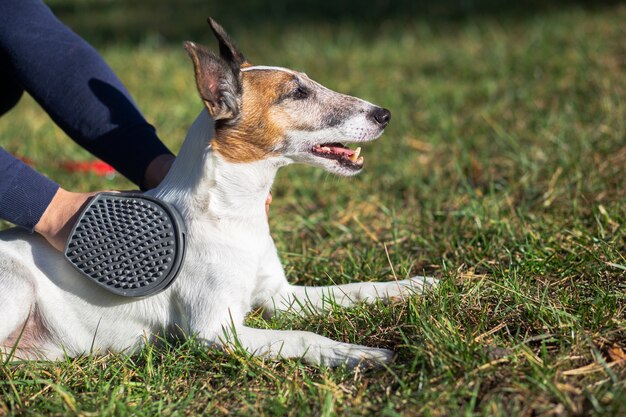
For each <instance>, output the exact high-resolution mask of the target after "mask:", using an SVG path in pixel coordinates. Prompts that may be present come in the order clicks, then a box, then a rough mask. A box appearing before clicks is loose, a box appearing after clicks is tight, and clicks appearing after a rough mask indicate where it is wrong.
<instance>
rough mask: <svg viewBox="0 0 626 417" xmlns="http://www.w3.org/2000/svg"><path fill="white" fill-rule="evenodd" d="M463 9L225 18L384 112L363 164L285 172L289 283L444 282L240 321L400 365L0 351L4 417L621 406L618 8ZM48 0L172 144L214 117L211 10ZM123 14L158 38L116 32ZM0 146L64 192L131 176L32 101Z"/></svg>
mask: <svg viewBox="0 0 626 417" xmlns="http://www.w3.org/2000/svg"><path fill="white" fill-rule="evenodd" d="M249 2H250V3H252V4H256V3H255V2H254V1H252V0H249ZM452 3H453V2H443V3H442V4H444V5H448V6H449V5H450V4H452ZM461 3H462V4H463V5H465V6H464V7H460V8H457V9H455V8H454V7H452V6H450V7H451V9H450V10H451V12H450V13H447V12H445V10H444V12H441V10H439V9H435V8H431V9H429V8H428V7H427V6H425V5H422V6H423V7H424V8H425V10H426V12H425V14H424V15H423V16H421V15H419V14H417V13H414V11H415V10H413V9H412V12H411V13H407V14H403V13H401V10H395V11H394V10H391V11H387V12H389V13H388V14H387V15H383V16H382V17H380V18H377V17H376V16H375V14H371V15H368V16H364V23H363V25H361V24H360V23H359V20H358V19H351V18H350V15H349V14H347V13H346V14H345V15H341V16H340V17H339V18H336V19H330V18H329V19H327V20H324V19H323V18H320V17H316V18H311V19H309V20H307V19H305V18H304V17H302V16H300V18H298V19H295V18H294V16H293V15H292V14H290V12H289V10H291V9H289V8H287V7H285V8H284V10H282V9H279V8H278V7H277V8H275V9H272V10H273V13H275V16H274V15H271V16H270V15H269V14H268V15H263V16H261V17H260V18H259V21H258V23H257V24H254V23H253V22H254V16H252V15H250V14H245V13H244V16H243V19H244V20H243V22H244V23H245V24H239V25H237V23H236V22H237V12H236V11H231V12H230V13H231V14H230V15H228V14H227V15H226V16H225V18H224V20H225V21H226V22H231V24H230V26H229V25H227V29H228V30H229V31H230V32H231V34H232V35H233V36H234V38H235V39H236V40H237V41H238V44H239V45H240V47H241V49H242V50H243V52H244V53H245V54H246V55H247V56H248V58H249V59H250V60H251V61H252V62H254V63H264V64H272V65H284V66H289V67H293V68H297V69H302V70H305V71H306V72H307V73H308V74H309V75H310V76H311V77H313V78H314V79H316V80H319V81H320V82H322V83H324V84H325V85H327V86H329V87H331V88H334V89H337V90H340V91H343V92H347V93H350V94H354V95H358V96H360V97H364V98H366V99H368V100H370V101H373V102H375V103H379V104H381V105H384V106H385V107H388V108H390V109H391V110H392V112H393V120H392V123H391V125H390V127H389V128H388V130H387V131H386V133H385V135H384V136H383V138H382V139H381V140H380V141H378V142H376V143H374V144H370V145H368V146H366V147H365V150H364V153H365V157H366V162H367V163H368V165H367V169H366V170H365V172H364V173H363V174H362V175H361V176H359V177H357V178H352V179H345V178H336V177H333V176H330V175H328V174H325V173H323V172H321V171H318V170H315V169H312V168H307V167H289V168H287V169H286V170H283V171H282V172H281V173H280V174H279V177H278V180H277V183H276V184H275V188H274V196H275V199H274V201H275V202H274V204H273V205H272V209H271V216H270V224H271V227H272V233H273V236H274V238H275V240H276V242H277V245H278V247H279V249H280V251H281V253H282V259H283V262H284V265H285V268H286V271H287V273H288V276H289V277H290V279H291V280H292V281H294V282H298V283H302V284H329V283H331V282H335V283H345V282H352V281H355V280H389V279H393V278H394V276H397V277H398V278H403V277H407V276H410V275H414V274H422V273H424V274H428V275H433V276H436V277H439V278H441V279H442V284H441V286H440V287H439V288H438V289H437V290H436V291H435V292H434V293H432V294H430V295H427V296H425V297H414V298H410V299H407V300H406V302H399V303H396V304H393V305H383V304H377V305H374V306H358V307H357V308H354V309H351V310H341V309H337V310H333V311H332V312H331V313H329V314H328V315H325V316H323V317H320V316H311V317H307V318H289V317H283V318H278V319H274V320H272V321H265V320H263V319H262V318H261V317H259V316H258V314H257V313H253V314H252V315H251V316H250V317H249V322H250V324H252V325H254V326H259V327H269V328H281V329H287V328H297V329H307V330H312V331H316V332H318V333H321V334H324V335H326V336H329V337H332V338H335V339H337V340H342V341H349V342H357V343H362V344H369V345H373V346H381V347H387V348H391V349H394V350H395V351H396V352H397V358H396V360H395V361H394V363H392V364H391V365H390V366H389V367H388V368H387V369H383V370H377V371H366V372H362V371H356V372H354V371H350V370H347V369H335V370H330V369H324V368H316V367H311V366H306V365H304V364H302V363H300V362H298V361H280V362H275V361H267V360H263V359H259V358H251V357H249V356H247V355H245V354H244V353H242V352H232V353H224V352H219V351H215V350H212V349H206V348H204V347H202V346H200V345H199V344H197V343H196V342H195V341H194V340H188V341H184V342H180V343H173V344H168V343H164V344H162V345H150V346H147V347H146V348H145V349H143V350H142V351H141V352H140V353H139V354H138V355H135V356H132V357H128V356H124V355H116V354H111V355H108V356H105V357H97V358H94V357H82V358H77V359H67V360H65V361H62V362H54V363H47V362H40V363H19V364H11V365H0V416H2V415H74V414H76V415H98V416H100V415H127V414H132V415H146V416H152V415H196V414H217V415H222V414H234V415H267V416H270V415H320V416H332V415H381V416H397V415H429V416H448V415H486V416H508V415H546V416H548V415H624V413H626V383H625V378H626V360H625V359H626V357H625V355H624V350H625V349H626V317H625V309H626V295H625V293H626V280H625V279H624V278H625V276H626V259H625V258H626V233H625V225H626V175H625V173H626V64H625V62H626V46H625V45H626V29H625V27H624V24H623V22H624V21H625V20H626V7H624V6H622V5H619V4H604V5H601V6H598V7H596V8H593V9H590V8H584V7H583V6H581V5H578V6H577V5H575V4H574V5H571V4H570V5H559V4H556V5H555V6H554V7H544V6H537V4H539V3H537V4H535V3H532V2H528V4H530V5H532V7H531V6H529V9H528V10H526V11H525V13H522V14H520V15H517V14H516V13H514V12H511V13H509V12H507V9H506V6H500V8H498V7H497V6H493V7H492V6H491V5H493V3H490V2H461ZM483 3H484V4H487V6H489V7H487V6H485V7H486V9H481V8H480V5H481V4H483ZM51 4H52V6H53V8H55V7H56V8H58V11H59V13H60V14H61V15H62V16H63V17H64V19H66V20H67V21H68V22H70V23H71V24H72V25H73V26H74V27H75V28H76V30H77V31H78V32H79V33H83V34H84V35H85V36H87V37H88V39H89V40H90V41H92V42H94V43H95V44H96V45H97V47H98V49H99V50H100V51H101V52H102V53H103V55H104V56H105V58H106V59H107V61H108V62H109V63H110V64H111V65H112V66H113V68H114V69H115V70H116V72H118V74H119V75H120V77H121V78H122V79H123V80H124V82H125V83H126V84H127V86H128V87H129V89H130V90H131V91H132V92H133V94H134V96H135V98H136V99H137V101H138V103H139V105H140V107H141V108H142V110H143V111H144V112H145V114H146V116H147V117H148V119H149V120H150V121H151V122H152V123H154V125H155V126H157V128H158V131H159V133H160V135H161V137H162V138H163V139H164V140H165V141H166V142H167V143H168V145H170V146H171V147H172V149H174V150H176V149H178V147H179V146H180V143H181V140H182V138H183V136H184V134H185V131H186V128H187V127H188V126H189V125H190V123H191V122H192V120H193V118H194V117H195V116H196V114H197V113H198V112H199V111H200V108H201V105H200V102H199V100H198V98H197V96H196V93H195V90H194V85H193V79H192V70H191V65H190V63H189V62H188V59H187V58H186V57H185V55H184V53H183V51H182V50H181V48H180V46H179V44H180V43H179V41H180V40H182V39H184V38H186V37H189V38H191V39H193V40H196V41H203V42H205V43H209V42H212V40H211V39H210V36H209V33H208V30H204V32H201V31H200V29H199V26H198V25H199V24H202V16H203V15H205V14H206V15H208V14H211V13H212V12H211V11H206V12H204V10H203V11H202V13H198V8H197V7H196V8H195V9H192V10H194V12H193V13H192V15H193V16H192V17H193V19H199V20H200V23H198V22H196V21H195V20H194V23H193V24H190V26H189V29H188V30H187V29H186V28H187V26H185V24H184V22H186V21H190V20H185V19H191V17H190V16H188V17H185V18H183V17H180V19H181V21H180V22H179V23H178V25H177V23H176V20H175V19H172V20H168V19H166V17H167V13H169V12H171V13H174V14H173V16H174V17H178V16H179V14H180V13H184V10H186V9H185V7H182V6H181V7H179V8H177V9H176V10H172V9H171V7H170V8H167V7H165V6H163V5H162V4H161V3H159V2H157V3H155V4H156V6H154V7H155V10H154V13H157V17H156V18H155V20H154V21H152V20H150V19H148V18H146V16H143V15H142V13H141V11H142V10H143V11H144V12H145V8H146V7H150V6H149V5H148V6H146V5H144V6H143V7H144V9H141V8H139V9H138V10H135V9H132V8H131V6H127V5H125V4H123V3H121V2H115V1H113V2H96V3H95V6H97V10H98V14H97V15H94V16H97V17H98V19H99V20H98V19H96V20H95V22H96V23H98V24H100V25H101V26H98V24H94V25H89V24H88V22H89V19H85V18H84V17H83V16H84V14H87V13H89V10H90V9H89V7H90V6H91V3H87V2H85V1H81V0H71V1H70V0H66V1H65V0H64V1H60V0H56V1H54V2H52V3H51ZM285 4H288V2H286V3H285ZM306 4H308V3H306ZM385 4H386V3H384V2H377V3H376V5H378V6H377V7H383V6H384V5H385ZM420 4H421V3H420ZM381 5H382V6H381ZM402 5H405V6H406V4H405V3H402ZM472 5H475V8H473V6H472ZM194 7H195V6H194ZM309 7H311V6H310V5H309ZM389 7H392V8H393V6H389ZM127 8H128V10H131V9H132V10H131V11H133V10H134V12H133V13H136V15H137V16H143V20H142V21H144V20H145V21H146V22H147V23H146V26H147V29H146V30H145V31H144V32H140V33H137V28H136V27H134V26H132V25H130V24H120V25H121V26H120V27H119V28H118V27H117V26H116V24H115V22H118V20H117V19H116V17H119V16H123V15H124V13H123V12H124V11H126V10H127ZM502 8H504V9H503V10H500V9H502ZM222 9H224V7H222V8H221V9H220V12H224V13H226V12H225V11H224V10H222ZM187 10H188V9H187ZM159 11H161V12H163V13H165V14H164V15H158V13H159ZM383 11H385V10H383ZM374 12H376V10H374ZM483 12H484V13H483ZM176 13H179V14H176ZM281 13H282V14H281ZM125 16H126V18H127V19H131V18H132V16H135V15H133V14H131V15H130V16H131V17H128V15H125ZM385 16H387V17H385ZM416 16H417V17H416ZM518 16H521V17H518ZM216 17H218V18H219V15H216ZM272 19H274V20H272ZM292 19H293V21H292ZM150 22H152V23H150ZM165 22H167V25H165ZM107 23H110V25H111V26H112V27H113V28H116V30H118V31H117V32H115V33H113V35H115V36H116V37H113V38H111V37H110V36H109V33H108V32H106V31H104V29H102V30H101V28H102V27H105V26H106V24H107ZM161 23H163V24H164V25H165V26H164V28H163V31H160V30H159V28H160V26H159V25H160V24H161ZM211 45H212V43H211ZM0 145H1V146H3V147H5V148H6V149H8V150H9V151H11V152H14V153H16V154H20V155H24V156H28V158H30V159H31V160H33V161H34V163H35V164H36V166H37V168H38V169H39V170H40V171H42V172H44V173H46V174H47V175H49V176H51V177H52V178H54V179H55V180H57V181H59V182H60V183H61V184H63V185H64V186H65V187H67V188H70V189H76V190H85V191H87V190H98V189H110V188H129V187H131V185H130V184H129V183H128V182H126V181H125V180H124V179H122V178H119V177H116V178H114V179H110V180H109V179H105V178H101V177H97V176H95V175H90V174H82V175H80V174H69V173H67V172H64V171H63V170H62V168H60V166H59V161H61V160H65V159H83V158H89V156H88V155H87V154H86V153H84V152H83V151H82V150H80V149H79V148H78V147H76V146H75V145H73V144H72V142H71V141H70V140H68V139H67V138H66V137H65V136H64V134H63V133H62V132H60V131H59V130H58V129H57V128H56V127H54V125H53V124H52V123H51V122H50V121H49V120H48V118H47V116H46V115H45V114H43V113H42V112H41V111H40V110H39V109H38V108H37V106H36V105H35V104H34V103H33V102H32V101H31V100H30V99H23V100H22V102H21V103H20V105H19V107H18V108H17V109H16V110H14V111H13V112H12V113H11V114H9V115H7V116H5V117H3V118H2V119H0Z"/></svg>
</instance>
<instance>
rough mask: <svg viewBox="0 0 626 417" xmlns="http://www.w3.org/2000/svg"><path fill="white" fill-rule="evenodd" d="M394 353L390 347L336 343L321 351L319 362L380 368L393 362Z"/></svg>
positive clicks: (351, 366)
mask: <svg viewBox="0 0 626 417" xmlns="http://www.w3.org/2000/svg"><path fill="white" fill-rule="evenodd" d="M393 356H394V353H393V352H392V351H391V350H388V349H381V348H373V347H369V346H361V345H353V344H350V343H335V344H334V345H333V346H331V347H329V348H328V349H324V350H322V351H321V352H320V356H319V359H320V361H319V364H320V365H324V366H329V367H337V366H341V365H346V366H348V367H349V368H357V367H358V368H378V367H381V366H383V365H384V364H386V363H389V362H391V360H392V359H393Z"/></svg>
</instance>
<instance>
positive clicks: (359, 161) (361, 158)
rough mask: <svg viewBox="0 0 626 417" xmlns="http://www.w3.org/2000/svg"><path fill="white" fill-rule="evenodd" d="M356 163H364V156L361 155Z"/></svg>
mask: <svg viewBox="0 0 626 417" xmlns="http://www.w3.org/2000/svg"><path fill="white" fill-rule="evenodd" d="M356 163H357V164H359V165H361V164H362V163H363V157H362V156H361V157H359V159H357V160H356Z"/></svg>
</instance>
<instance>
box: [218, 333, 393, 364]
mask: <svg viewBox="0 0 626 417" xmlns="http://www.w3.org/2000/svg"><path fill="white" fill-rule="evenodd" d="M221 342H222V343H224V344H226V345H227V346H231V347H241V348H243V349H245V350H246V351H248V352H250V353H251V354H253V355H258V356H266V357H270V358H276V359H302V360H304V361H305V362H307V363H310V364H314V365H324V366H331V367H335V366H340V365H343V364H345V365H347V366H349V367H351V368H354V367H356V366H359V365H366V366H372V365H373V366H377V365H380V364H382V363H387V362H389V361H390V360H391V358H392V357H393V352H392V351H390V350H387V349H379V348H372V347H367V346H361V345H354V344H350V343H342V342H337V341H335V340H332V339H329V338H327V337H324V336H320V335H318V334H315V333H312V332H305V331H293V330H267V329H255V328H251V327H246V326H237V327H234V326H233V327H230V328H228V329H226V330H225V332H224V338H223V339H221Z"/></svg>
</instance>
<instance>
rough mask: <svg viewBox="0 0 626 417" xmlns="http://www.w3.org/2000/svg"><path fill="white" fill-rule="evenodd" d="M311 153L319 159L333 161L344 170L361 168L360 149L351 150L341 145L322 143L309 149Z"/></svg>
mask: <svg viewBox="0 0 626 417" xmlns="http://www.w3.org/2000/svg"><path fill="white" fill-rule="evenodd" d="M311 153H312V154H313V155H315V156H319V157H321V158H326V159H333V160H335V161H337V162H338V163H339V164H341V165H342V166H344V167H346V168H350V169H354V170H359V169H361V168H363V157H362V156H360V154H361V148H360V147H359V148H356V149H355V150H352V149H350V148H348V147H347V146H345V145H343V144H341V143H322V144H320V145H315V146H314V147H313V148H311Z"/></svg>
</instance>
